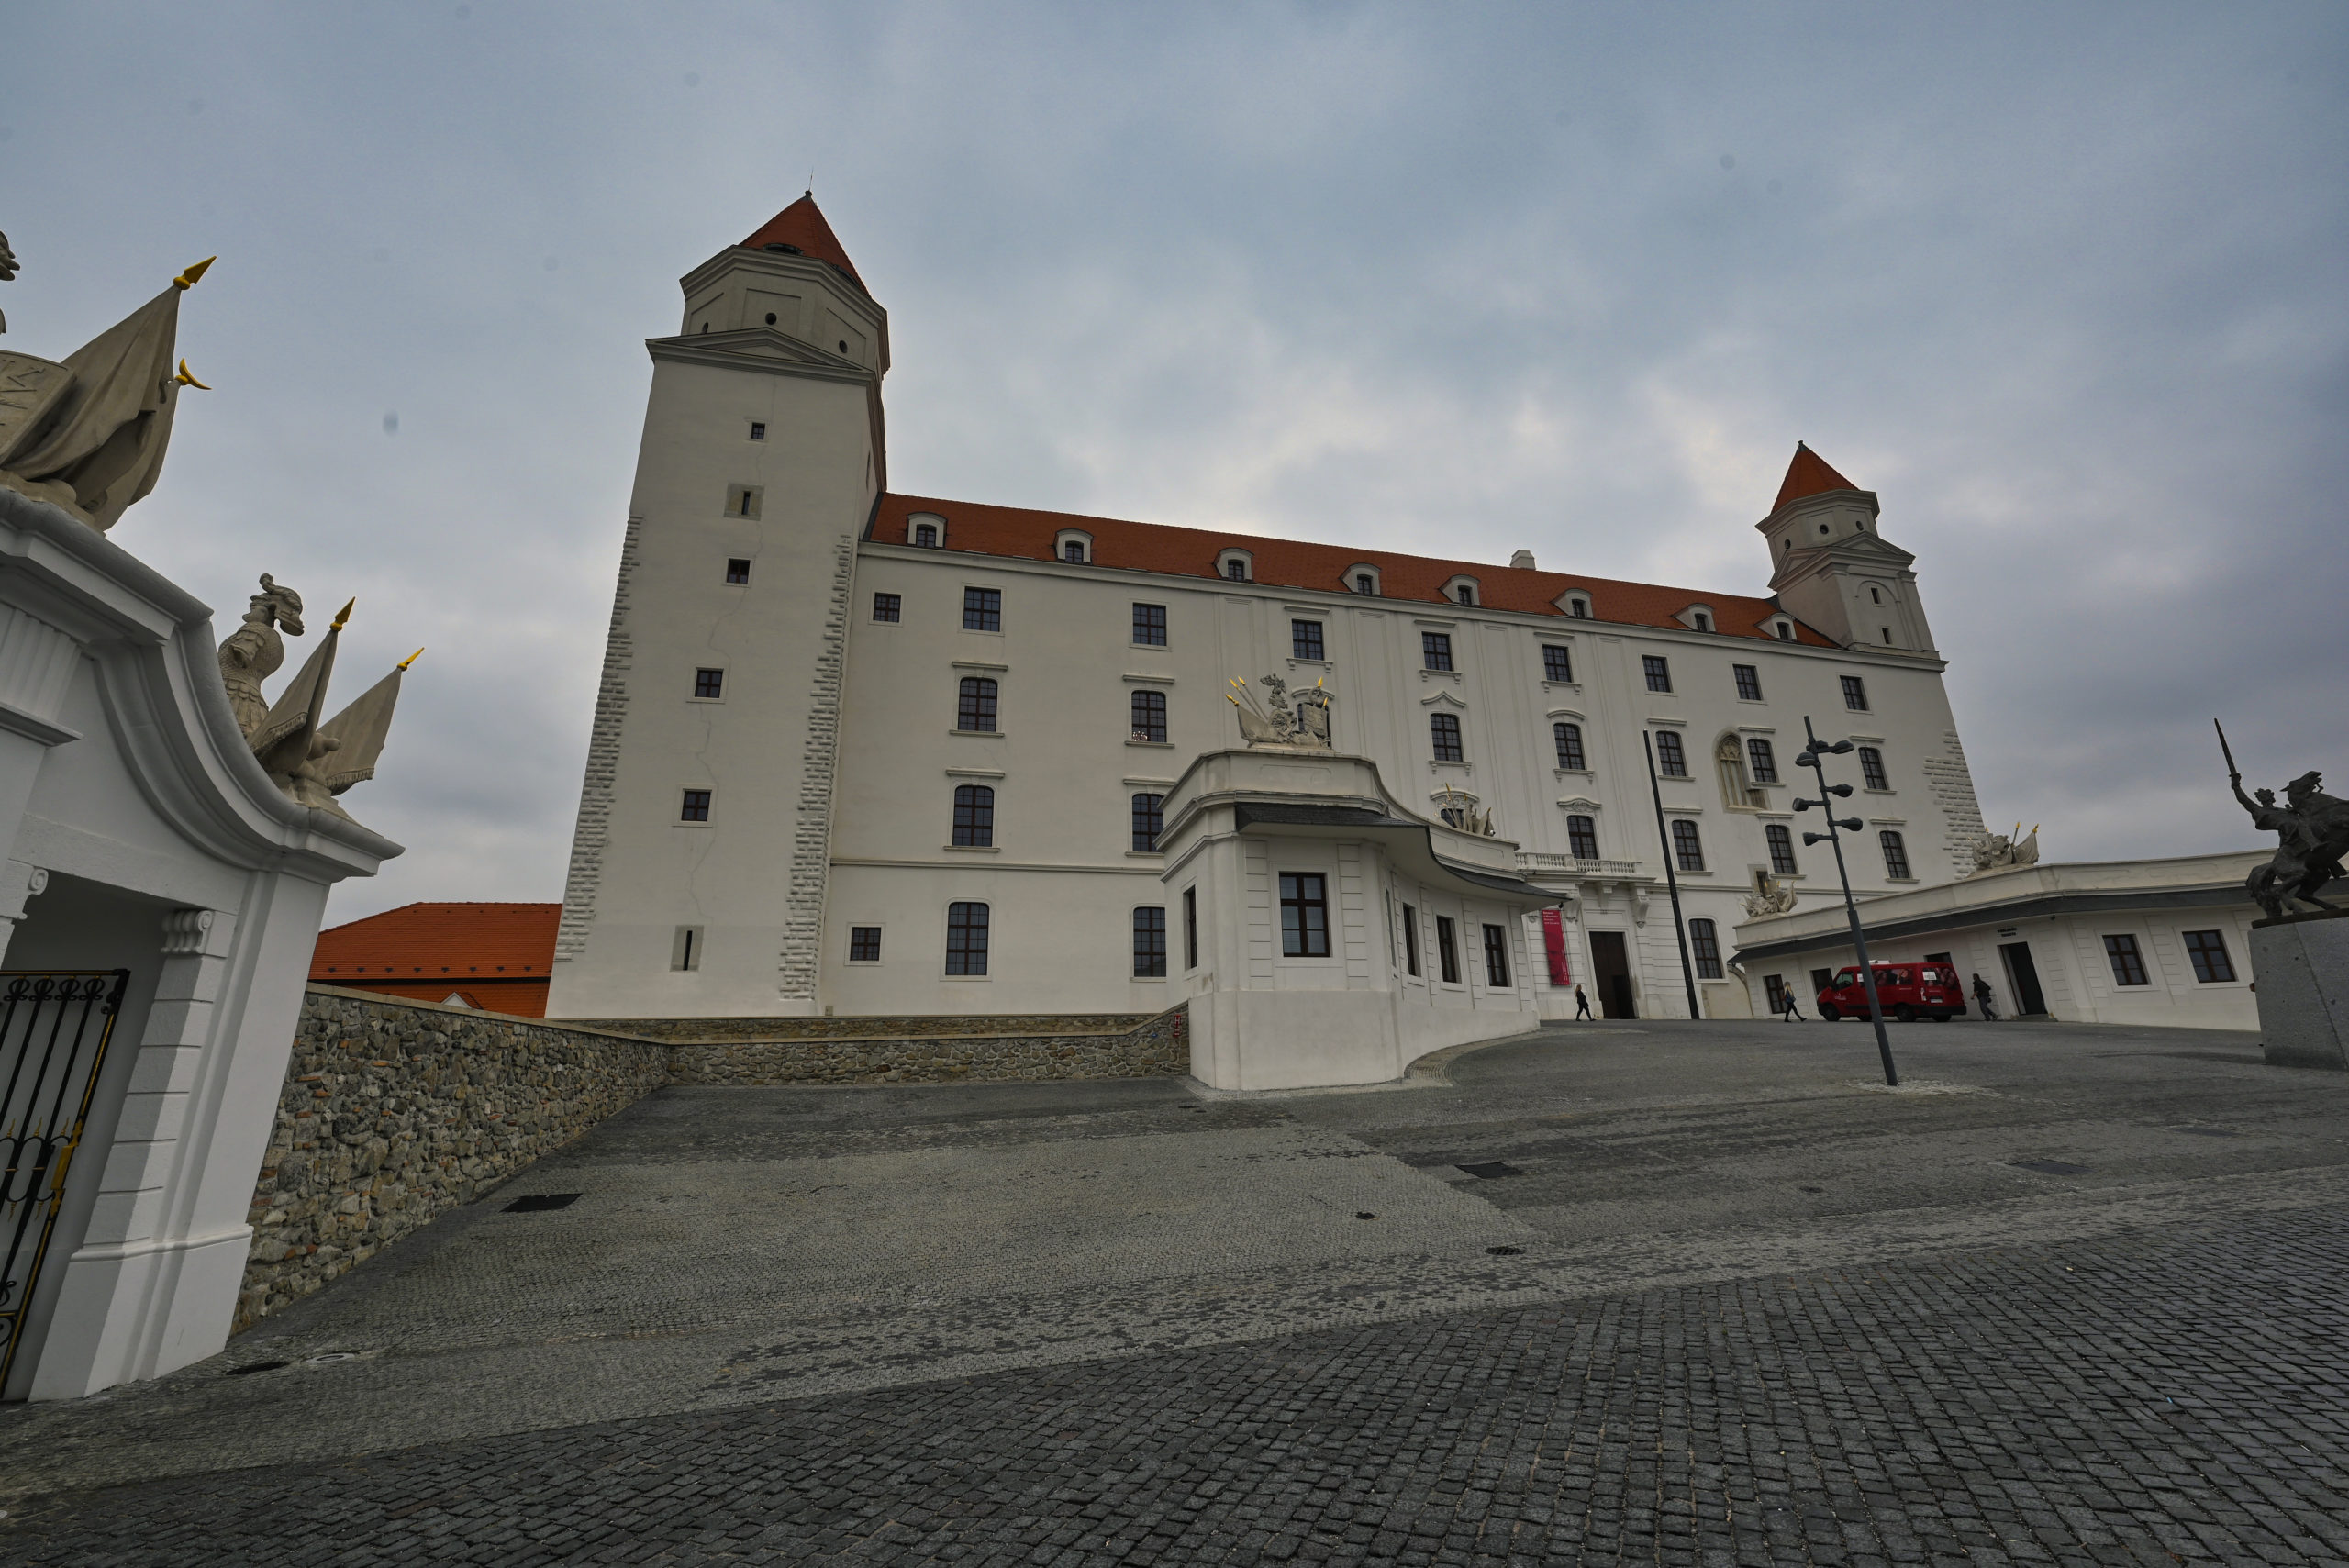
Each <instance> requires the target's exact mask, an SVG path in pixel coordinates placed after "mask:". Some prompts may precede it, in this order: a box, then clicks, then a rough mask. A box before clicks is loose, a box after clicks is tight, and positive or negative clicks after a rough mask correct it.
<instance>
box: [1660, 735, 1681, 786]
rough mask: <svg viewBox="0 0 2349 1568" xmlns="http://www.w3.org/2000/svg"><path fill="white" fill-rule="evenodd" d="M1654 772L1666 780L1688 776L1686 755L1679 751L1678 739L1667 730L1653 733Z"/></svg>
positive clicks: (1677, 736)
mask: <svg viewBox="0 0 2349 1568" xmlns="http://www.w3.org/2000/svg"><path fill="white" fill-rule="evenodd" d="M1655 765H1656V771H1657V772H1658V773H1662V774H1663V775H1664V777H1665V778H1668V779H1685V778H1687V776H1688V753H1687V751H1683V750H1681V746H1680V737H1679V735H1678V734H1677V733H1675V731H1673V730H1669V729H1659V730H1657V731H1656V732H1655Z"/></svg>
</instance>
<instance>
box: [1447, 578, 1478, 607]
mask: <svg viewBox="0 0 2349 1568" xmlns="http://www.w3.org/2000/svg"><path fill="white" fill-rule="evenodd" d="M1452 595H1453V598H1454V599H1455V600H1457V601H1458V602H1459V603H1461V604H1464V605H1473V604H1475V602H1476V590H1475V589H1474V588H1472V587H1470V586H1469V585H1468V584H1465V583H1463V584H1460V586H1459V587H1457V588H1454V589H1453V591H1452Z"/></svg>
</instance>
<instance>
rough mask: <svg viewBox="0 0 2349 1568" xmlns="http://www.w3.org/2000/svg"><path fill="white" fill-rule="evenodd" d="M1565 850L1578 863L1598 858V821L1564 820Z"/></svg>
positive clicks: (1594, 819) (1573, 818)
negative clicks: (1572, 855)
mask: <svg viewBox="0 0 2349 1568" xmlns="http://www.w3.org/2000/svg"><path fill="white" fill-rule="evenodd" d="M1566 848H1567V849H1568V850H1570V851H1573V852H1574V857H1575V859H1576V860H1578V861H1595V860H1597V859H1598V818H1596V817H1567V818H1566Z"/></svg>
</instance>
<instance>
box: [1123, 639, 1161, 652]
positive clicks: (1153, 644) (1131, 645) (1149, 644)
mask: <svg viewBox="0 0 2349 1568" xmlns="http://www.w3.org/2000/svg"><path fill="white" fill-rule="evenodd" d="M1126 646H1127V647H1129V648H1146V649H1156V650H1157V651H1159V652H1161V653H1163V652H1165V651H1166V646H1167V645H1166V644H1165V643H1163V642H1129V643H1127V644H1126Z"/></svg>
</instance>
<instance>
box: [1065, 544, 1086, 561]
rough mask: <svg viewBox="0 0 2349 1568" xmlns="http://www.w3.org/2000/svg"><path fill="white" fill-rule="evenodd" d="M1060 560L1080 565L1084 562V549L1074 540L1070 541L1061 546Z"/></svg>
mask: <svg viewBox="0 0 2349 1568" xmlns="http://www.w3.org/2000/svg"><path fill="white" fill-rule="evenodd" d="M1061 559H1062V560H1063V561H1074V562H1078V563H1080V564H1082V563H1083V562H1084V560H1085V547H1084V546H1083V545H1081V544H1079V543H1077V542H1076V541H1075V540H1074V539H1071V540H1069V541H1068V542H1067V543H1066V544H1064V545H1063V546H1061Z"/></svg>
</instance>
